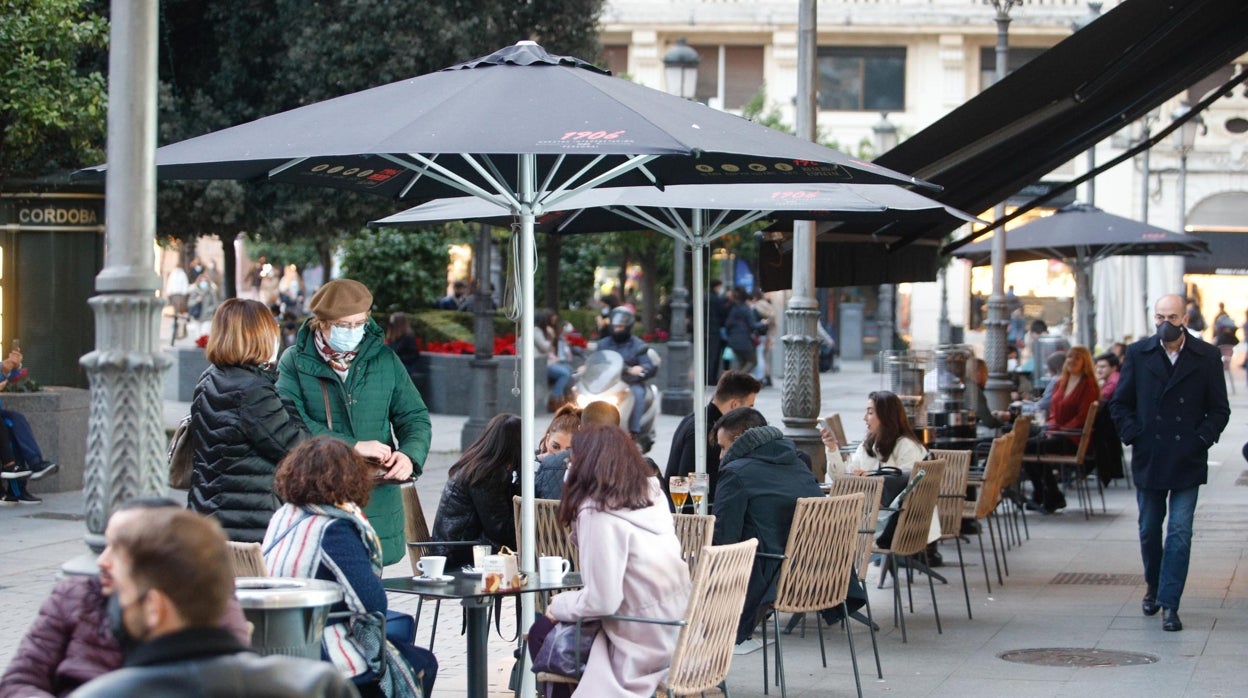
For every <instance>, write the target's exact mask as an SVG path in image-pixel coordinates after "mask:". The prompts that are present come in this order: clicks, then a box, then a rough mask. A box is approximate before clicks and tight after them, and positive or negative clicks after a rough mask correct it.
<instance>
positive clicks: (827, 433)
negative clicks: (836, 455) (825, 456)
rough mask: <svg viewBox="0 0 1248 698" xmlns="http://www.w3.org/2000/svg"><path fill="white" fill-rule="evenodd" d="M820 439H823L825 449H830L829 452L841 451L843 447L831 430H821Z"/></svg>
mask: <svg viewBox="0 0 1248 698" xmlns="http://www.w3.org/2000/svg"><path fill="white" fill-rule="evenodd" d="M819 438H820V439H823V447H824V448H826V449H828V450H829V451H839V450H840V448H841V445H840V444H839V443H837V441H836V435H835V434H833V433H832V430H831V429H820V430H819Z"/></svg>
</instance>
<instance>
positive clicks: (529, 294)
mask: <svg viewBox="0 0 1248 698" xmlns="http://www.w3.org/2000/svg"><path fill="white" fill-rule="evenodd" d="M536 179H537V156H536V155H533V154H531V153H529V154H524V155H521V156H520V182H519V184H520V278H519V279H517V283H519V284H520V306H521V310H520V318H521V320H520V321H521V322H522V323H524V324H523V326H522V328H521V329H522V331H521V332H520V358H519V360H520V424H521V429H520V453H524V454H532V453H536V452H537V449H536V444H535V443H534V441H535V439H534V435H535V433H536V432H535V431H534V429H535V428H536V426H537V425H536V414H535V407H534V403H535V402H536V400H535V399H534V396H535V395H536V393H535V392H534V388H535V381H534V361H533V357H534V356H535V354H534V345H533V317H534V312H533V287H534V285H535V284H534V275H535V267H536V264H535V260H534V258H533V220H534V213H535V211H534V207H535V206H536V203H535V199H536V193H535V184H536ZM535 462H536V461H535V460H534V459H533V458H521V459H520V464H521V465H520V521H521V523H520V530H521V539H520V541H518V542H519V543H520V568H521V569H522V570H525V571H526V572H528V573H529V574H530V575H531V576H532V577H533V579H534V580H536V578H537V565H536V564H535V563H536V560H534V555H533V548H534V546H535V545H536V540H537V538H536V536H535V535H534V533H535V531H534V529H535V527H536V517H535V516H534V505H533V466H534V464H535ZM518 598H519V602H520V627H519V628H517V629H516V632H519V633H527V632H528V630H529V627H530V626H532V625H533V595H532V594H520V595H519V597H518ZM522 659H523V658H522ZM520 674H521V677H520V682H521V683H520V695H521V696H522V698H533V696H534V695H535V690H536V685H535V683H534V676H533V672H531V671H522V672H520Z"/></svg>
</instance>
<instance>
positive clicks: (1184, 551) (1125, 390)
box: [1110, 295, 1231, 631]
mask: <svg viewBox="0 0 1248 698" xmlns="http://www.w3.org/2000/svg"><path fill="white" fill-rule="evenodd" d="M1183 305H1184V304H1183V298H1182V297H1180V296H1176V295H1167V296H1162V297H1161V298H1159V299H1158V300H1157V303H1156V305H1155V306H1154V317H1153V319H1154V320H1155V321H1156V323H1157V334H1156V335H1154V336H1152V337H1148V338H1146V339H1142V340H1140V341H1138V342H1135V343H1134V344H1132V345H1131V346H1129V347H1127V356H1126V360H1125V362H1124V363H1123V366H1122V374H1121V376H1120V377H1119V379H1118V389H1117V391H1115V393H1114V399H1113V401H1111V402H1110V412H1111V414H1112V415H1113V417H1114V424H1116V425H1117V427H1118V434H1119V435H1120V436H1121V437H1122V440H1123V442H1124V443H1127V444H1130V445H1131V446H1132V455H1131V472H1132V475H1133V476H1134V479H1135V487H1136V501H1137V502H1138V503H1139V507H1140V518H1139V530H1140V554H1141V556H1142V557H1143V560H1144V581H1145V583H1147V585H1148V589H1147V591H1146V592H1145V594H1144V601H1143V604H1142V607H1143V611H1144V615H1146V616H1151V615H1153V614H1155V613H1157V611H1158V610H1159V609H1162V608H1164V609H1165V614H1164V615H1163V618H1162V628H1163V629H1165V630H1170V631H1177V630H1182V629H1183V623H1182V621H1181V620H1179V599H1180V597H1181V596H1182V595H1183V585H1184V583H1185V582H1186V581H1187V568H1188V562H1189V560H1190V558H1191V547H1192V519H1193V515H1194V514H1195V512H1196V498H1197V495H1198V493H1199V490H1200V486H1201V485H1203V484H1205V483H1206V482H1208V481H1209V448H1210V447H1211V446H1213V444H1215V443H1217V441H1218V437H1219V436H1220V435H1221V434H1222V430H1223V429H1225V428H1226V423H1227V421H1228V420H1229V419H1230V415H1231V408H1230V405H1229V404H1228V403H1227V399H1226V383H1225V382H1223V378H1222V355H1221V353H1220V352H1219V351H1218V350H1217V349H1216V348H1215V347H1213V346H1211V345H1209V344H1207V343H1205V342H1203V341H1201V339H1200V338H1199V337H1198V336H1195V335H1193V334H1192V333H1190V332H1188V331H1187V328H1186V325H1187V319H1188V316H1187V314H1186V313H1185V312H1184V308H1183ZM1167 508H1168V509H1169V524H1168V526H1167V530H1166V534H1165V539H1164V544H1163V539H1162V531H1161V526H1162V522H1163V521H1165V520H1166V516H1167Z"/></svg>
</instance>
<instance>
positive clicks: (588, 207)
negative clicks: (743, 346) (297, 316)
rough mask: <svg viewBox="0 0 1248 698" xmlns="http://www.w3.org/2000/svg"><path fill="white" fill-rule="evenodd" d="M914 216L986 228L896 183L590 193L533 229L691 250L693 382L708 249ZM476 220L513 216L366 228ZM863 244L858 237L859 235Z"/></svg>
mask: <svg viewBox="0 0 1248 698" xmlns="http://www.w3.org/2000/svg"><path fill="white" fill-rule="evenodd" d="M915 216H932V217H934V218H938V219H946V218H955V219H962V220H964V221H970V222H981V223H982V221H978V220H977V219H975V218H974V217H972V216H970V215H967V214H965V213H962V212H961V211H957V210H956V209H951V208H949V207H947V206H945V205H943V204H941V203H939V202H936V201H933V200H931V199H929V198H927V197H925V196H922V195H919V194H916V193H914V192H912V191H909V190H907V189H904V188H902V187H899V186H896V185H893V184H807V185H804V186H801V187H794V186H790V185H786V184H703V185H697V186H695V185H677V186H672V187H667V188H666V189H664V190H662V191H660V190H658V189H656V188H654V187H610V188H604V189H594V190H591V191H586V192H583V193H580V194H577V195H576V196H571V197H568V198H566V199H564V200H563V201H560V202H559V203H557V204H552V205H550V206H546V207H545V213H544V214H543V215H542V216H541V217H539V218H538V219H537V220H536V222H535V226H536V229H538V230H541V231H543V232H546V233H550V234H556V235H570V234H578V233H603V232H613V231H621V230H638V229H651V230H656V231H658V232H661V233H663V234H665V235H667V236H669V237H671V238H673V239H675V240H676V241H677V242H679V243H681V244H685V245H688V246H689V247H691V248H692V250H693V325H694V330H693V345H694V351H693V354H694V359H693V375H694V376H699V377H700V376H703V375H705V374H706V348H705V341H706V318H705V315H704V314H705V306H704V304H703V286H704V280H703V278H702V277H703V273H704V269H703V255H704V253H705V250H706V248H707V247H708V246H709V245H710V243H711V242H713V241H715V240H716V239H718V238H721V237H723V236H725V235H728V234H729V233H732V232H735V231H738V230H741V229H742V228H745V227H747V226H749V225H751V224H753V223H755V222H757V221H759V220H761V219H768V220H795V219H803V220H822V221H836V222H845V223H847V224H862V223H864V222H868V221H869V222H871V223H872V225H873V226H874V227H877V228H878V227H885V226H887V225H888V224H889V223H890V222H892V221H897V220H906V219H910V218H912V217H915ZM458 220H476V221H480V222H484V223H489V224H491V225H497V226H507V225H510V224H511V223H512V217H511V216H510V215H507V214H506V212H505V211H504V210H503V209H501V208H500V207H499V206H497V205H495V204H492V203H490V202H487V201H482V200H481V199H477V198H475V197H456V198H451V199H437V200H434V201H430V202H427V203H425V204H422V205H420V206H416V207H415V208H411V209H408V210H406V211H403V212H401V213H397V214H395V215H393V216H389V217H387V218H383V219H381V220H377V221H373V222H371V223H369V225H370V226H375V227H385V226H391V227H413V226H421V225H426V224H428V223H432V222H444V221H458ZM858 237H861V236H858ZM703 382H704V381H702V380H701V379H700V378H699V379H697V380H694V382H693V384H694V389H693V393H694V398H693V399H694V403H693V404H694V405H695V406H696V405H702V404H704V403H705V401H706V396H705V386H704V385H703ZM705 420H706V414H705V412H704V411H703V410H701V409H695V410H694V422H695V425H694V433H695V434H697V435H698V436H697V437H695V438H694V451H695V455H694V462H695V464H696V467H697V470H698V472H702V471H703V470H704V469H705V467H706V441H705V439H704V438H703V435H705V434H706V430H707V425H706V424H705Z"/></svg>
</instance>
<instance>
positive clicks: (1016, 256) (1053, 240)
mask: <svg viewBox="0 0 1248 698" xmlns="http://www.w3.org/2000/svg"><path fill="white" fill-rule="evenodd" d="M1208 250H1209V247H1208V245H1206V244H1205V243H1204V242H1203V241H1201V240H1198V239H1196V238H1194V237H1191V236H1190V235H1183V234H1180V233H1176V232H1173V231H1170V230H1166V229H1164V228H1159V227H1157V226H1155V225H1149V224H1147V223H1141V222H1139V221H1134V220H1131V219H1130V218H1123V217H1122V216H1115V215H1114V214H1112V213H1105V212H1104V211H1102V210H1101V209H1099V208H1097V207H1095V206H1091V205H1089V204H1080V203H1075V204H1071V205H1069V206H1066V207H1064V208H1061V209H1059V210H1058V211H1057V212H1056V213H1054V214H1053V215H1051V216H1045V217H1044V218H1040V219H1037V220H1034V221H1032V222H1030V223H1028V224H1027V225H1023V226H1019V227H1018V228H1015V229H1013V230H1011V231H1010V234H1009V236H1007V237H1006V240H1005V254H1006V261H1007V262H1027V261H1032V260H1038V259H1060V260H1062V261H1064V262H1066V264H1068V265H1069V266H1070V267H1071V269H1072V270H1073V271H1074V273H1075V289H1076V302H1075V315H1076V318H1077V320H1078V324H1079V342H1080V343H1081V344H1084V345H1086V346H1088V347H1089V348H1091V347H1093V346H1094V345H1095V343H1096V328H1095V321H1096V319H1095V313H1094V311H1093V304H1092V267H1093V265H1094V264H1095V263H1096V262H1099V261H1101V260H1102V259H1105V258H1107V257H1116V256H1120V255H1194V254H1200V253H1202V252H1208ZM955 255H956V256H958V257H962V258H964V259H969V260H970V261H971V263H972V264H974V265H976V266H983V265H986V264H991V262H992V238H988V239H985V240H979V241H976V242H974V243H972V244H969V245H967V246H965V247H963V248H961V249H959V250H958V251H957V252H956V253H955Z"/></svg>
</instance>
